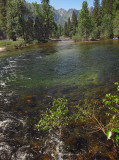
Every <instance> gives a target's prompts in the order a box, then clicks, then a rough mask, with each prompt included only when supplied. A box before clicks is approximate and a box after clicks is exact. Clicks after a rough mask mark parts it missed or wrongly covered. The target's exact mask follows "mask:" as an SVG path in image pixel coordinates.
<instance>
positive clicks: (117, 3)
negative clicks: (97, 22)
mask: <svg viewBox="0 0 119 160" xmlns="http://www.w3.org/2000/svg"><path fill="white" fill-rule="evenodd" d="M118 10H119V0H115V1H114V3H113V15H116V12H117V11H118Z"/></svg>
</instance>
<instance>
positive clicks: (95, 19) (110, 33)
mask: <svg viewBox="0 0 119 160" xmlns="http://www.w3.org/2000/svg"><path fill="white" fill-rule="evenodd" d="M73 14H75V13H74V12H73ZM75 16H76V15H75ZM69 21H70V20H68V22H66V23H65V26H64V35H65V36H69V37H73V39H74V40H89V39H92V40H93V39H94V40H95V39H107V38H113V37H118V36H119V0H102V3H101V4H100V1H99V0H94V8H93V12H92V14H91V13H90V12H89V10H88V4H87V1H84V2H83V4H82V9H81V11H80V13H79V16H78V22H76V20H75V22H74V16H72V18H71V21H72V23H71V24H70V23H69ZM77 23H78V25H77ZM71 26H73V28H74V30H75V31H74V32H73V31H72V27H71ZM69 28H70V29H69Z"/></svg>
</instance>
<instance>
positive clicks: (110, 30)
mask: <svg viewBox="0 0 119 160" xmlns="http://www.w3.org/2000/svg"><path fill="white" fill-rule="evenodd" d="M60 36H65V37H73V39H74V40H89V39H101V38H103V39H104V38H113V37H118V36H119V0H102V3H101V4H100V1H99V0H94V8H93V12H92V14H91V13H90V12H89V10H88V3H87V1H84V2H83V3H82V9H81V11H80V13H79V16H78V18H77V16H76V14H75V12H74V11H73V14H72V17H71V18H68V21H67V22H66V23H65V25H64V27H62V26H61V25H60V24H56V23H55V20H54V12H53V8H52V7H51V6H50V5H49V0H41V4H37V3H32V4H28V3H27V2H26V1H25V0H0V38H1V39H5V38H9V39H12V40H14V41H16V40H17V38H19V37H20V38H23V39H24V40H38V41H41V40H46V39H49V37H55V38H59V37H60Z"/></svg>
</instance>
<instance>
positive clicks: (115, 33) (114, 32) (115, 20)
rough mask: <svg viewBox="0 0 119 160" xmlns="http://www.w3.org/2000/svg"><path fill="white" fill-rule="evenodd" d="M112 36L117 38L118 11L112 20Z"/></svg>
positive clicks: (118, 26)
mask: <svg viewBox="0 0 119 160" xmlns="http://www.w3.org/2000/svg"><path fill="white" fill-rule="evenodd" d="M113 34H114V36H119V10H117V12H116V15H115V18H114V20H113Z"/></svg>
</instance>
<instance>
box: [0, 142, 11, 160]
mask: <svg viewBox="0 0 119 160" xmlns="http://www.w3.org/2000/svg"><path fill="white" fill-rule="evenodd" d="M11 154H12V148H11V147H10V146H9V145H8V144H7V143H5V142H1V143H0V160H10V158H11Z"/></svg>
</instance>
